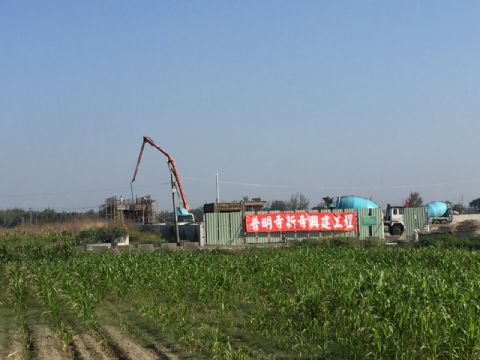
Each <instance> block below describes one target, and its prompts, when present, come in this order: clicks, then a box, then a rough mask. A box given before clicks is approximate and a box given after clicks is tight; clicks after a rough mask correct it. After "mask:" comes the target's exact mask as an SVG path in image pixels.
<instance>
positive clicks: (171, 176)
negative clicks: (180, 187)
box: [170, 173, 180, 246]
mask: <svg viewBox="0 0 480 360" xmlns="http://www.w3.org/2000/svg"><path fill="white" fill-rule="evenodd" d="M170 181H171V183H172V203H173V218H174V221H175V238H176V240H177V246H180V234H179V233H178V217H177V204H176V202H175V194H176V193H177V187H176V184H175V180H173V174H172V173H170Z"/></svg>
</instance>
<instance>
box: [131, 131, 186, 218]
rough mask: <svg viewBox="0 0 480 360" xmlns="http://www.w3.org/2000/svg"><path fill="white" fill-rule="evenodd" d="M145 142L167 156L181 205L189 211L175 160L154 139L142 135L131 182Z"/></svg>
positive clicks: (134, 176)
mask: <svg viewBox="0 0 480 360" xmlns="http://www.w3.org/2000/svg"><path fill="white" fill-rule="evenodd" d="M145 144H150V145H151V146H152V147H154V148H155V149H157V150H158V151H160V152H161V153H162V154H163V155H165V156H166V157H167V159H168V160H167V164H168V168H169V170H170V172H171V173H172V175H173V177H174V178H175V182H176V184H177V188H178V192H179V193H180V198H181V199H182V203H183V207H184V208H185V209H186V210H187V211H189V212H190V207H189V206H188V202H187V198H186V197H185V193H184V191H183V186H182V181H181V180H180V175H179V174H178V170H177V166H176V165H175V160H174V159H173V157H172V155H170V154H169V153H168V152H167V151H165V150H164V149H162V147H161V146H160V145H158V144H157V143H156V142H155V141H153V140H152V139H151V138H149V137H148V136H144V137H143V143H142V148H141V149H140V154H139V155H138V160H137V166H136V167H135V173H134V174H133V178H132V181H131V182H132V183H133V182H134V181H135V178H136V176H137V172H138V168H139V167H140V162H141V161H142V155H143V150H144V149H145Z"/></svg>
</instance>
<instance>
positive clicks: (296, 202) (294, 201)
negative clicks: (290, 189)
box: [287, 193, 310, 211]
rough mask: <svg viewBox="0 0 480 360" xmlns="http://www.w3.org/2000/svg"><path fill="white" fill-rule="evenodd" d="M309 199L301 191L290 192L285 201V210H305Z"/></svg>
mask: <svg viewBox="0 0 480 360" xmlns="http://www.w3.org/2000/svg"><path fill="white" fill-rule="evenodd" d="M309 203H310V201H309V200H308V199H307V198H306V197H305V195H303V194H301V193H296V194H294V195H293V194H292V196H290V200H289V201H288V202H287V210H292V211H295V210H307V209H308V205H309Z"/></svg>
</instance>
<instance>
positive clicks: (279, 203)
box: [268, 200, 287, 211]
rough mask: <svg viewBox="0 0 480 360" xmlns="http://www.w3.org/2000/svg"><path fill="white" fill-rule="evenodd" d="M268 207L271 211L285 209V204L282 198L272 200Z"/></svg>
mask: <svg viewBox="0 0 480 360" xmlns="http://www.w3.org/2000/svg"><path fill="white" fill-rule="evenodd" d="M268 208H269V210H271V211H286V210H287V204H286V203H285V201H283V200H273V201H272V202H271V203H270V206H269V207H268Z"/></svg>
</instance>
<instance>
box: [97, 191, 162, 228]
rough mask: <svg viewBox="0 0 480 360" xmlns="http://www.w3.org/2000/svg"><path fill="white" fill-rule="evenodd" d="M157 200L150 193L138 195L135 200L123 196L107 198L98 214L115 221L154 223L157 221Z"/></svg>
mask: <svg viewBox="0 0 480 360" xmlns="http://www.w3.org/2000/svg"><path fill="white" fill-rule="evenodd" d="M156 208H157V201H156V200H153V199H152V198H151V196H150V195H146V196H142V197H137V198H136V199H135V200H134V201H132V200H130V199H124V198H123V196H120V197H117V196H113V197H110V198H108V199H105V203H104V204H102V205H100V208H99V211H98V214H99V216H100V217H103V218H105V219H107V220H110V221H113V222H121V223H123V222H125V221H132V222H134V223H137V224H154V223H155V222H156V220H157V219H156V215H157V212H156Z"/></svg>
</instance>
